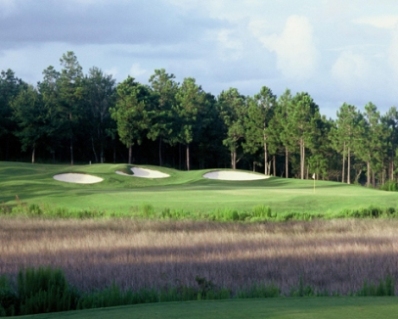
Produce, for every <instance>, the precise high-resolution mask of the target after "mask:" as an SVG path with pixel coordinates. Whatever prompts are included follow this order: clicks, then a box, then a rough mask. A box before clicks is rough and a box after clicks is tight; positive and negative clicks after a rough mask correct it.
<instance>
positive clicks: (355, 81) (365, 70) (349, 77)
mask: <svg viewBox="0 0 398 319" xmlns="http://www.w3.org/2000/svg"><path fill="white" fill-rule="evenodd" d="M331 72H332V76H333V78H334V79H335V80H337V82H338V83H339V85H340V86H342V87H345V88H346V89H351V88H354V87H357V86H361V85H362V84H363V83H365V82H366V81H367V80H368V78H369V75H370V73H371V72H370V64H369V62H368V61H367V60H366V59H365V58H364V57H363V56H362V55H359V54H355V53H352V52H351V51H344V52H342V53H341V54H340V56H339V58H338V59H337V60H336V62H335V63H334V65H333V67H332V70H331Z"/></svg>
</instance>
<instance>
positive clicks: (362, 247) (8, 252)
mask: <svg viewBox="0 0 398 319" xmlns="http://www.w3.org/2000/svg"><path fill="white" fill-rule="evenodd" d="M397 227H398V221H396V220H332V221H312V222H287V223H268V224H240V223H235V224H227V223H210V222H177V221H174V222H173V221H168V222H160V221H137V220H128V219H126V220H121V219H113V220H106V219H103V220H83V221H82V220H48V219H47V220H41V219H25V218H1V219H0V243H1V245H0V274H5V275H11V276H12V277H14V278H15V275H16V274H17V272H18V270H19V269H21V268H23V267H35V266H53V267H58V268H61V269H63V270H64V272H65V274H66V276H67V278H68V280H69V281H70V283H71V284H72V285H74V286H76V287H77V288H79V289H82V290H93V289H97V288H104V287H106V286H109V285H111V284H112V283H113V282H115V283H116V284H118V285H119V286H120V287H121V288H124V289H130V288H131V289H133V290H135V289H138V288H143V287H155V288H163V287H178V286H181V285H187V286H196V281H195V277H196V276H200V277H204V278H206V279H207V280H211V281H212V282H213V283H214V284H216V285H217V286H219V287H227V288H229V289H232V290H233V291H237V290H239V289H241V288H243V287H246V286H250V285H253V284H256V283H266V284H270V283H275V284H276V285H277V286H278V287H280V288H281V290H282V293H285V294H289V292H290V290H291V289H292V288H293V287H297V286H298V282H299V280H300V278H302V280H303V281H304V283H305V284H308V285H311V286H312V287H313V288H314V289H315V290H316V291H328V292H336V293H342V294H349V293H350V292H353V291H357V290H358V289H360V288H361V287H362V285H363V283H364V281H365V280H366V281H368V282H374V283H376V282H378V281H379V280H380V279H384V278H385V277H386V276H388V275H390V276H392V277H393V278H394V279H395V281H397V279H398V232H397Z"/></svg>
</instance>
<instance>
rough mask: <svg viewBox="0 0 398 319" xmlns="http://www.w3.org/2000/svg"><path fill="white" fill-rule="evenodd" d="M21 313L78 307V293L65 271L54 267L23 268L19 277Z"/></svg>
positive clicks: (18, 289)
mask: <svg viewBox="0 0 398 319" xmlns="http://www.w3.org/2000/svg"><path fill="white" fill-rule="evenodd" d="M17 287H18V288H17V292H18V297H19V301H20V314H21V315H24V314H37V313H44V312H55V311H66V310H72V309H75V308H76V303H77V298H78V296H77V293H76V292H74V291H73V290H72V289H70V288H69V285H68V283H67V281H66V279H65V276H64V274H63V272H62V271H61V270H59V269H52V268H49V267H48V268H38V269H33V268H28V269H26V270H21V271H19V273H18V278H17Z"/></svg>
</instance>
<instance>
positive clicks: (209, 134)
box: [0, 52, 398, 186]
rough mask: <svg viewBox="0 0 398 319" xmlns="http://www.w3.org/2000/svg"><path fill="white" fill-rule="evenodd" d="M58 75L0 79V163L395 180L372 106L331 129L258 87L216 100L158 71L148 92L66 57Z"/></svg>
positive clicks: (292, 98) (397, 120) (393, 151)
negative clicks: (33, 82) (107, 165)
mask: <svg viewBox="0 0 398 319" xmlns="http://www.w3.org/2000/svg"><path fill="white" fill-rule="evenodd" d="M60 66H61V70H57V69H56V68H54V67H53V66H49V67H48V68H47V69H45V70H44V71H43V79H42V81H40V82H38V83H37V85H36V86H33V85H31V84H28V83H26V82H24V81H23V80H22V79H20V78H18V77H16V76H15V74H14V72H13V71H12V70H10V69H9V70H6V71H2V72H1V77H0V160H3V161H4V160H5V161H10V160H18V161H26V160H31V162H32V163H35V162H48V163H51V162H53V163H60V162H69V163H70V164H71V165H73V164H74V163H89V162H92V163H103V162H128V163H135V164H156V165H161V166H169V167H174V168H177V169H187V170H190V169H201V168H215V167H229V168H234V169H235V168H239V169H250V170H255V171H259V172H262V173H265V174H272V175H276V176H282V177H296V178H301V179H305V178H311V177H312V176H313V174H314V173H315V176H316V178H320V179H329V180H336V181H342V182H346V183H361V184H366V185H368V186H370V185H373V186H376V185H378V184H384V183H385V182H387V181H389V180H393V181H395V180H396V177H397V174H396V173H397V172H398V170H397V169H396V167H397V164H398V156H397V148H398V111H397V109H396V107H391V108H390V109H389V111H388V112H387V113H386V114H384V115H381V114H380V112H379V111H378V110H377V107H376V106H375V105H374V104H372V103H371V102H369V103H368V104H367V105H365V106H364V109H363V110H359V109H358V108H357V107H356V106H354V105H349V104H346V103H344V104H343V105H341V106H340V108H339V110H338V112H337V116H336V119H335V120H333V119H327V118H326V117H325V116H323V115H321V114H320V111H319V107H318V105H317V104H316V103H315V102H314V100H313V99H312V98H311V96H310V95H309V94H308V93H304V92H300V93H296V94H293V93H292V92H291V91H290V90H288V89H287V90H286V91H285V92H284V93H283V94H282V95H281V96H279V97H277V96H275V95H274V94H273V93H272V90H271V89H270V88H268V87H266V86H264V87H262V88H260V89H259V92H258V94H255V95H254V96H244V95H242V94H240V93H239V91H238V89H236V88H229V89H227V90H225V91H222V92H221V93H220V94H219V96H217V97H215V96H213V95H212V94H210V93H208V92H205V91H204V90H203V89H202V88H201V86H200V85H199V84H197V83H196V81H195V79H194V78H185V79H184V80H183V81H182V83H178V82H176V79H175V76H174V75H173V74H169V73H167V72H166V70H164V69H159V70H155V71H154V74H153V75H152V76H151V77H150V78H149V81H148V84H142V83H139V82H137V81H136V80H135V79H134V78H132V77H130V76H129V77H127V79H125V80H124V81H122V82H121V83H116V81H115V80H114V79H113V78H112V76H110V75H106V74H104V73H103V72H102V71H101V69H99V68H97V67H93V68H91V69H90V70H89V72H88V74H83V71H82V67H81V66H80V64H79V62H78V60H77V57H76V56H75V54H74V53H73V52H66V53H65V54H63V56H62V57H61V59H60Z"/></svg>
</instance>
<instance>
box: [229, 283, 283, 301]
mask: <svg viewBox="0 0 398 319" xmlns="http://www.w3.org/2000/svg"><path fill="white" fill-rule="evenodd" d="M280 293H281V292H280V289H279V288H278V287H277V286H275V285H274V284H271V285H268V286H267V285H265V284H258V285H253V286H251V287H249V288H246V289H243V290H241V291H239V292H238V293H237V297H238V298H272V297H278V296H280Z"/></svg>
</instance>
